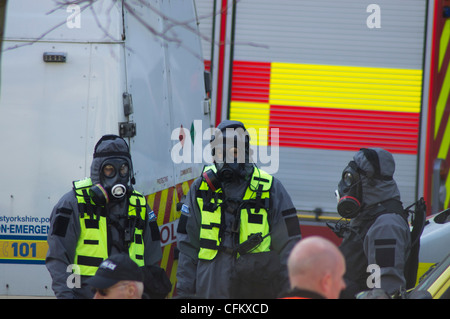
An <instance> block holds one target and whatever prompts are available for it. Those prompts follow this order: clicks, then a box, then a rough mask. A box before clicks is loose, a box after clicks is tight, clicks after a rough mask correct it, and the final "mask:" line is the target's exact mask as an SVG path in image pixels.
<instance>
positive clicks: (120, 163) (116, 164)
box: [89, 158, 132, 206]
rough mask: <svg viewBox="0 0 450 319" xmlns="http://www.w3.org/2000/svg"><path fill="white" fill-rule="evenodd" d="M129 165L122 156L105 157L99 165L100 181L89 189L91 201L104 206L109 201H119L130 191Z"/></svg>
mask: <svg viewBox="0 0 450 319" xmlns="http://www.w3.org/2000/svg"><path fill="white" fill-rule="evenodd" d="M129 181H130V167H129V164H128V161H127V160H125V159H122V158H109V159H106V160H105V161H104V162H103V163H102V166H101V171H100V183H98V184H95V185H93V186H92V187H91V189H90V190H89V195H90V196H91V198H92V200H93V202H94V203H95V204H96V205H100V206H104V205H105V204H108V203H109V202H111V201H119V200H122V199H124V198H125V196H126V195H127V194H129V193H130V192H131V190H132V189H131V186H130V185H129Z"/></svg>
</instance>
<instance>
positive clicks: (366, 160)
mask: <svg viewBox="0 0 450 319" xmlns="http://www.w3.org/2000/svg"><path fill="white" fill-rule="evenodd" d="M351 168H353V171H352V169H351ZM394 171H395V162H394V158H393V156H392V154H391V153H389V152H388V151H386V150H384V149H381V148H372V149H361V150H360V151H359V152H357V153H356V154H355V155H354V157H353V161H352V162H350V163H349V166H347V168H346V169H344V172H343V178H342V180H341V182H340V184H339V190H338V192H339V196H340V199H339V203H338V212H339V209H340V205H341V206H343V203H344V202H345V200H346V199H348V198H354V199H355V201H357V202H359V205H360V207H359V208H358V209H357V210H356V209H355V210H354V212H353V214H354V215H353V216H351V220H350V222H349V223H348V224H347V225H345V226H344V227H342V228H341V234H343V241H342V243H341V245H340V247H339V248H340V249H341V251H342V253H343V254H344V256H345V259H346V274H345V276H344V278H345V281H346V285H347V288H346V289H345V290H344V291H343V292H342V293H341V298H354V296H355V294H357V293H358V292H361V291H365V290H370V289H372V288H380V287H377V286H376V285H377V284H379V285H380V286H381V288H382V289H383V290H385V291H386V292H387V293H390V294H391V293H393V292H395V291H396V290H398V289H400V288H401V287H403V288H404V287H405V285H406V280H405V273H404V271H405V267H406V261H407V259H408V256H409V253H410V249H411V235H410V229H409V225H408V222H407V216H406V214H405V212H404V211H403V205H402V202H401V201H400V191H399V189H398V187H397V184H396V182H395V180H394V179H393V175H394ZM349 172H350V173H349ZM353 175H356V176H358V178H356V180H357V181H356V182H354V184H353V185H352V186H349V187H345V183H344V180H346V182H347V185H349V184H351V183H350V182H349V180H351V176H353ZM358 188H359V190H358V191H356V192H355V189H358ZM352 189H353V191H352ZM341 215H342V214H341ZM355 215H356V216H355ZM344 217H348V216H344ZM369 265H370V267H369ZM375 267H379V268H375ZM377 269H379V270H380V271H379V273H378V272H377ZM378 274H379V275H380V276H379V278H376V276H378Z"/></svg>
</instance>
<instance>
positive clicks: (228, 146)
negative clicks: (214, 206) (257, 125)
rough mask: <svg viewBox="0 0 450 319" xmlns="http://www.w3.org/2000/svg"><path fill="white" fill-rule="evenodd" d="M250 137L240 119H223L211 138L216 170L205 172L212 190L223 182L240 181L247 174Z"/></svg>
mask: <svg viewBox="0 0 450 319" xmlns="http://www.w3.org/2000/svg"><path fill="white" fill-rule="evenodd" d="M249 141H250V137H249V135H248V132H247V131H246V129H245V127H244V125H243V124H242V123H241V122H238V121H228V120H226V121H223V122H222V123H221V124H219V126H218V127H217V131H216V132H215V134H214V135H213V136H212V138H211V153H212V156H213V159H214V164H215V166H216V172H214V171H213V170H209V171H207V172H204V173H203V177H204V179H205V181H206V182H207V183H208V185H209V186H210V188H211V189H212V190H217V189H219V188H221V187H222V183H229V182H233V181H238V180H239V179H241V178H244V177H245V176H246V174H247V166H248V165H247V164H248V163H249V162H250V160H249V152H250V143H249Z"/></svg>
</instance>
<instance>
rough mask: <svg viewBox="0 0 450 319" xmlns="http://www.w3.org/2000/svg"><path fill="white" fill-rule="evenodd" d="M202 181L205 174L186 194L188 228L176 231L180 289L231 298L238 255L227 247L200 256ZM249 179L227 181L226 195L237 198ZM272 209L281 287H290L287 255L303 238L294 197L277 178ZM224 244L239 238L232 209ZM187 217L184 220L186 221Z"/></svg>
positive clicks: (184, 214) (230, 244)
mask: <svg viewBox="0 0 450 319" xmlns="http://www.w3.org/2000/svg"><path fill="white" fill-rule="evenodd" d="M201 182H202V177H200V178H198V179H196V180H195V181H194V183H193V184H192V185H191V188H190V190H189V193H188V195H187V198H186V201H185V204H184V205H185V206H184V209H183V210H182V217H181V219H180V223H182V222H185V223H186V225H185V228H184V229H183V227H179V229H178V233H177V242H178V248H179V250H180V254H179V260H178V270H177V280H178V282H177V292H178V294H179V295H180V296H181V297H183V296H185V297H187V296H194V295H195V296H198V297H204V298H229V297H230V282H231V276H232V273H233V270H234V268H235V265H236V257H235V256H233V255H232V254H230V253H229V252H226V251H219V252H218V253H217V256H216V257H215V258H214V259H213V260H211V261H209V260H199V259H198V253H199V249H200V242H199V235H200V225H201V211H200V208H199V207H198V204H197V202H196V196H195V194H196V191H197V190H198V188H199V186H200V184H201ZM247 185H248V180H247V181H246V180H241V181H240V182H234V183H230V184H225V185H224V191H225V193H226V194H227V197H228V198H230V199H234V200H235V202H238V200H239V199H242V196H243V194H244V192H245V190H246V188H247ZM270 199H271V209H270V211H269V224H270V229H271V233H270V236H271V237H272V247H271V249H272V250H273V251H275V252H276V254H277V255H278V256H279V260H280V262H281V265H282V271H281V273H280V282H282V285H281V288H280V289H282V290H286V289H287V288H288V284H289V283H288V276H287V268H286V262H287V257H288V255H289V253H290V251H291V249H292V248H293V246H294V245H295V243H296V242H297V241H298V240H300V237H301V235H300V226H299V224H298V219H297V215H296V211H295V209H294V206H293V204H292V201H291V198H290V196H289V195H288V193H287V192H286V190H285V188H284V187H283V185H282V184H281V182H280V181H279V180H277V179H275V178H274V180H273V185H272V189H271V195H270ZM223 215H224V219H223V223H222V227H223V232H222V233H223V235H222V238H221V240H222V245H223V246H224V247H227V248H235V247H236V242H235V240H234V238H233V236H232V231H231V229H232V228H233V225H234V223H235V218H236V214H235V213H232V212H230V211H228V210H227V211H226V212H225V213H223ZM183 220H184V221H183Z"/></svg>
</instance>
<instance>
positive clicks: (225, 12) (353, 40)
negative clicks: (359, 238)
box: [197, 0, 450, 263]
mask: <svg viewBox="0 0 450 319" xmlns="http://www.w3.org/2000/svg"><path fill="white" fill-rule="evenodd" d="M197 8H198V10H199V16H200V30H201V31H202V32H203V33H205V34H210V35H211V36H210V38H211V39H212V43H214V45H213V46H211V43H210V42H209V41H203V52H204V56H205V59H206V60H207V61H206V63H205V64H206V66H207V67H208V68H210V69H211V73H212V75H213V76H212V81H213V88H214V89H215V90H214V91H213V95H212V102H213V104H215V105H216V110H215V113H213V118H214V119H215V121H216V124H217V123H218V122H219V121H220V120H221V119H224V118H229V119H234V120H241V121H243V122H244V123H245V124H246V125H247V126H248V127H255V128H257V129H259V128H263V129H265V130H266V131H267V132H268V133H267V134H266V135H262V136H252V137H253V139H252V142H253V143H257V144H259V145H268V146H269V147H270V146H279V156H278V158H279V163H278V168H279V169H278V171H277V172H276V173H275V174H274V175H275V176H277V177H278V178H279V179H280V180H281V181H282V182H283V184H284V185H285V187H286V188H287V190H288V192H289V193H290V195H291V197H292V199H293V201H294V204H295V206H296V208H297V210H298V215H299V217H300V226H301V229H302V233H303V234H304V235H306V236H309V235H314V234H320V235H322V236H325V237H327V238H330V239H332V240H334V241H335V242H336V243H337V244H338V243H339V242H340V240H339V239H338V238H337V237H336V236H335V235H334V234H333V233H332V232H331V231H330V230H329V229H328V228H327V227H326V224H325V222H326V221H332V222H333V221H337V220H338V219H339V218H340V216H338V214H337V212H336V199H335V196H334V191H335V189H336V188H337V183H338V181H339V180H340V178H341V173H342V170H343V168H344V167H345V166H346V165H347V163H348V162H349V161H350V160H351V159H352V157H353V155H354V154H355V152H356V151H358V150H359V149H360V148H362V147H381V148H385V149H387V150H388V151H390V152H391V153H393V156H394V159H395V161H396V170H395V174H394V178H395V180H396V182H397V184H398V186H399V189H400V192H401V196H402V198H401V199H402V202H403V204H404V206H405V207H406V206H409V205H410V204H412V203H414V202H415V201H416V200H417V199H419V198H420V197H422V196H423V197H424V198H425V200H426V203H427V213H428V215H430V214H432V213H433V214H434V213H437V212H439V211H441V210H443V209H445V208H447V207H448V205H449V200H450V192H449V191H447V190H446V189H447V188H448V185H449V180H450V177H449V176H450V175H449V174H448V163H449V159H448V156H449V152H448V149H449V145H450V138H449V136H450V130H449V129H448V127H450V126H449V125H450V124H449V123H450V122H449V121H448V117H449V116H448V114H449V112H450V111H449V110H450V105H449V103H448V96H449V92H450V91H449V87H450V86H449V83H450V82H448V79H449V77H448V76H446V75H447V69H448V65H449V57H450V52H449V50H447V48H448V45H449V43H450V41H449V38H450V36H449V34H450V31H449V30H450V19H448V15H449V11H448V8H447V11H445V1H441V0H437V1H423V0H413V1H408V0H399V1H389V0H382V1H377V2H376V3H374V2H373V1H351V0H339V1H335V0H333V1H331V0H330V1H320V3H319V2H317V1H308V0H300V1H288V0H286V1H276V2H274V1H268V0H267V1H265V0H263V1H260V0H258V1H257V0H242V1H230V0H220V1H213V2H212V1H205V0H198V1H197ZM212 12H215V14H211V13H212ZM445 12H447V13H445ZM208 57H209V59H208ZM447 82H448V83H447ZM273 130H278V140H277V139H272V137H277V135H274V136H272V135H271V134H273V132H275V131H273ZM275 133H276V132H275ZM272 143H273V144H272ZM443 226H445V224H440V225H439V227H438V228H439V229H440V230H438V232H440V236H444V237H445V235H444V230H443V229H444V228H443ZM431 228H432V227H431V225H428V226H426V228H425V231H424V237H426V238H425V239H424V247H425V248H424V249H423V250H428V252H429V253H431V254H432V255H433V258H432V260H431V259H429V257H430V256H429V255H428V256H425V255H421V257H420V258H421V261H422V262H424V263H435V262H436V260H437V261H438V260H439V259H441V258H444V257H445V256H446V254H445V253H444V252H442V251H440V249H433V246H436V245H439V242H435V241H433V240H431V241H430V240H429V239H428V238H430V237H429V234H430V233H431V232H432V231H431ZM433 230H435V229H433ZM433 233H434V231H433ZM441 247H442V245H441ZM444 249H446V250H448V248H447V247H445V248H444Z"/></svg>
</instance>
